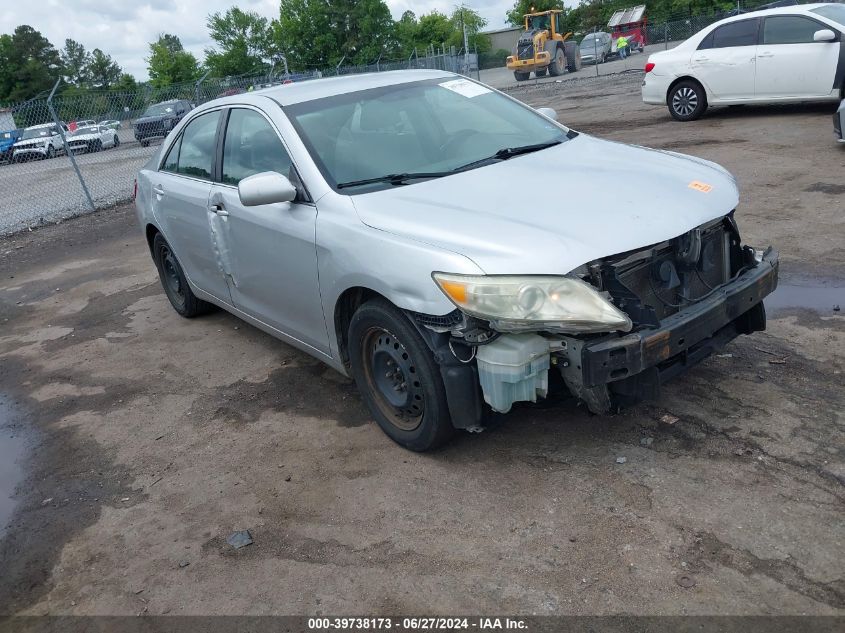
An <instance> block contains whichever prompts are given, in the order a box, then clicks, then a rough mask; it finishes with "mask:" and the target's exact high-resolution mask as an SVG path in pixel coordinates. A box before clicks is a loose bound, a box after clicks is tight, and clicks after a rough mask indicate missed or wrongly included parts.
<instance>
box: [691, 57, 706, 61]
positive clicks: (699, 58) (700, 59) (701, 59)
mask: <svg viewBox="0 0 845 633" xmlns="http://www.w3.org/2000/svg"><path fill="white" fill-rule="evenodd" d="M692 61H694V62H709V61H710V58H709V57H696V58H695V59H693V60H692Z"/></svg>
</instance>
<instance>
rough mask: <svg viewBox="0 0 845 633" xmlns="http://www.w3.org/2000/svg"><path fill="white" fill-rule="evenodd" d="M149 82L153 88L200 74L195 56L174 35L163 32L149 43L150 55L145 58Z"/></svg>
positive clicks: (180, 81)
mask: <svg viewBox="0 0 845 633" xmlns="http://www.w3.org/2000/svg"><path fill="white" fill-rule="evenodd" d="M146 62H147V71H148V72H149V74H150V83H151V84H152V85H153V87H155V88H164V87H166V86H170V85H172V84H178V83H183V82H186V81H196V80H197V79H198V78H199V75H200V66H199V62H197V58H196V57H194V56H193V55H192V54H191V53H189V52H188V51H186V50H185V49H184V48H183V47H182V42H181V41H180V40H179V38H178V37H176V36H175V35H170V34H169V33H164V34H162V35H159V38H158V40H156V41H155V42H151V43H150V56H149V57H148V58H147V60H146Z"/></svg>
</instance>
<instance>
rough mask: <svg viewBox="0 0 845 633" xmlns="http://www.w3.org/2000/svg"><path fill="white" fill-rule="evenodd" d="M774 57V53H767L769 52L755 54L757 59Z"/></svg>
mask: <svg viewBox="0 0 845 633" xmlns="http://www.w3.org/2000/svg"><path fill="white" fill-rule="evenodd" d="M774 56H775V54H774V53H769V52H766V53H757V57H774Z"/></svg>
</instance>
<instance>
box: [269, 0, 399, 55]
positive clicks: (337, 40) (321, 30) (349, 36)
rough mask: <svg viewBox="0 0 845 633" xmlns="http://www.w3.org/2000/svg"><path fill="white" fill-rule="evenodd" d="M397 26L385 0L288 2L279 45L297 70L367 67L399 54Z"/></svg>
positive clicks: (278, 27)
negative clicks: (343, 62)
mask: <svg viewBox="0 0 845 633" xmlns="http://www.w3.org/2000/svg"><path fill="white" fill-rule="evenodd" d="M393 24H394V23H393V19H392V18H391V16H390V9H389V8H388V7H387V4H385V3H384V0H332V1H331V2H326V1H325V0H285V1H284V2H282V6H281V10H280V12H279V19H278V20H276V21H274V23H273V39H274V40H275V43H276V46H277V48H278V49H279V50H280V51H281V52H283V53H284V54H285V56H286V57H287V58H288V60H289V62H290V65H291V66H292V67H294V68H309V67H310V68H314V67H317V68H326V67H330V66H334V65H336V64H337V63H338V62H340V60H341V59H343V58H344V57H345V59H346V62H347V63H354V64H367V63H371V62H374V61H375V60H376V59H377V58H378V57H379V56H382V55H384V56H387V55H389V54H391V53H393V52H394V50H395V48H396V41H395V40H394V38H393Z"/></svg>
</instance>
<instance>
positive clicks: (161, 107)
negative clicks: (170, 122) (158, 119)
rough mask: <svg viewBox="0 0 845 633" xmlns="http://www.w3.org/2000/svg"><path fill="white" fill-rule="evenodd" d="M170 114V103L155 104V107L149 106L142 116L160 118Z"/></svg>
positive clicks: (171, 108)
mask: <svg viewBox="0 0 845 633" xmlns="http://www.w3.org/2000/svg"><path fill="white" fill-rule="evenodd" d="M171 112H173V104H172V103H157V104H156V105H151V106H150V107H149V108H147V110H146V112H144V116H162V115H164V114H170V113H171Z"/></svg>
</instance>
